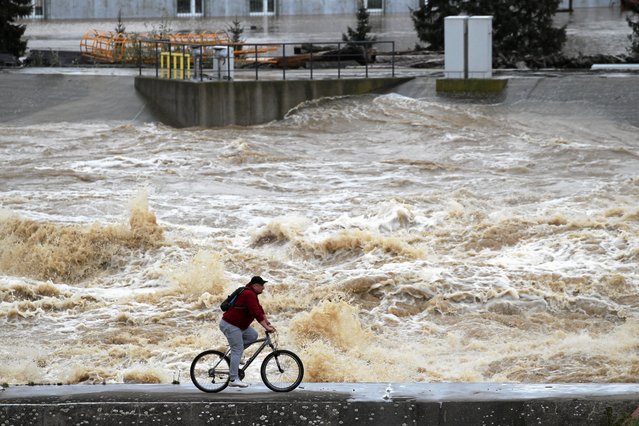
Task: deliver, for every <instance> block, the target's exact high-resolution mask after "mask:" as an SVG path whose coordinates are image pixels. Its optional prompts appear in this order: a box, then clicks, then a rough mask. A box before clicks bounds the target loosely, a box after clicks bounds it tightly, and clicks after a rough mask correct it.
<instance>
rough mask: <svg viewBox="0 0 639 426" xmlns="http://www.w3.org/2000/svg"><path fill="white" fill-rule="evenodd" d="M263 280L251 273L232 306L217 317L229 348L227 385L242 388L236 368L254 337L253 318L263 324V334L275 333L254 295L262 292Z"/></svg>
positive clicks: (244, 385)
mask: <svg viewBox="0 0 639 426" xmlns="http://www.w3.org/2000/svg"><path fill="white" fill-rule="evenodd" d="M266 283H267V281H264V280H263V279H262V277H259V276H254V277H253V278H251V281H250V282H249V283H248V284H246V289H245V290H244V291H242V292H241V293H240V294H239V295H238V296H237V299H236V301H235V304H234V305H233V307H231V308H230V309H229V310H228V311H226V312H224V315H222V319H221V320H220V330H221V331H222V333H224V335H225V336H226V339H227V340H228V342H229V346H230V347H231V357H230V361H231V362H230V366H229V369H230V371H229V376H230V379H231V381H230V382H229V386H233V387H238V388H245V387H248V384H247V383H244V382H242V381H241V380H240V378H239V376H238V370H239V366H240V360H241V359H242V354H243V353H244V349H245V348H247V347H248V346H250V345H251V343H253V342H255V341H256V340H257V331H255V329H254V328H253V327H251V323H252V322H253V320H257V322H258V323H259V324H260V325H261V326H262V327H264V329H265V330H266V332H267V333H273V332H275V327H273V326H272V325H271V323H270V322H269V321H268V319H266V314H265V313H264V309H263V308H262V305H260V301H259V299H258V296H259V295H260V294H262V292H263V291H264V284H266Z"/></svg>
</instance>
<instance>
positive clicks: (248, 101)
mask: <svg viewBox="0 0 639 426" xmlns="http://www.w3.org/2000/svg"><path fill="white" fill-rule="evenodd" d="M410 79H411V78H370V79H342V80H278V81H232V82H227V81H205V82H197V81H188V80H167V79H158V78H153V77H136V79H135V88H136V90H137V91H138V93H140V94H141V95H142V96H143V97H144V98H145V99H146V100H147V102H148V105H149V106H150V107H151V108H152V111H153V112H154V114H155V115H156V117H157V118H158V119H159V120H160V121H162V122H163V123H166V124H169V125H171V126H175V127H194V126H199V127H218V126H227V125H231V124H235V125H243V126H246V125H254V124H261V123H267V122H269V121H273V120H280V119H282V118H284V116H285V115H286V113H287V112H288V111H290V110H291V109H292V108H294V107H296V106H297V105H299V104H300V103H302V102H305V101H308V100H312V99H318V98H322V97H330V96H343V95H361V94H366V93H371V92H380V91H384V90H387V89H390V88H392V87H394V86H396V85H399V84H402V83H405V82H406V81H408V80H410Z"/></svg>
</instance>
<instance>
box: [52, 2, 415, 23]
mask: <svg viewBox="0 0 639 426" xmlns="http://www.w3.org/2000/svg"><path fill="white" fill-rule="evenodd" d="M357 4H358V3H357V0H276V10H277V12H276V14H277V15H341V14H354V13H355V12H356V10H357ZM202 5H203V8H204V14H203V16H204V17H235V16H239V17H242V16H249V0H202ZM409 7H411V8H413V9H415V8H417V7H419V0H384V13H407V12H408V8H409ZM120 11H121V13H122V17H123V18H127V19H129V18H174V17H177V0H91V1H88V0H46V1H45V12H44V17H45V19H54V20H57V19H115V18H117V16H118V13H119V12H120Z"/></svg>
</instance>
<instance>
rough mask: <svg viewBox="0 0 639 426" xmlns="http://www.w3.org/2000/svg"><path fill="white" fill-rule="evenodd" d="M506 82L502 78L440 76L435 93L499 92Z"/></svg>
mask: <svg viewBox="0 0 639 426" xmlns="http://www.w3.org/2000/svg"><path fill="white" fill-rule="evenodd" d="M507 84H508V80H507V79H504V78H500V79H496V78H490V79H476V78H469V79H463V78H459V79H458V78H440V79H437V82H436V86H435V87H436V90H437V93H453V94H457V93H478V94H482V93H501V92H502V91H503V90H504V89H505V88H506V85H507Z"/></svg>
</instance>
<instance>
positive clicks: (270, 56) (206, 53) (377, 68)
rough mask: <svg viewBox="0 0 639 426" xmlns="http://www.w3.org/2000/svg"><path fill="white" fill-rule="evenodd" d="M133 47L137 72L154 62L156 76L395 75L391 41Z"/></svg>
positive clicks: (143, 44) (153, 42)
mask: <svg viewBox="0 0 639 426" xmlns="http://www.w3.org/2000/svg"><path fill="white" fill-rule="evenodd" d="M378 48H380V52H384V55H383V56H384V58H385V59H384V61H380V62H378V61H377V56H378V54H379V52H378V50H377V49H378ZM382 49H384V50H382ZM137 50H138V65H139V74H140V75H143V70H149V69H153V68H154V69H155V77H157V78H169V79H180V80H196V81H204V80H213V79H215V80H236V79H239V80H260V79H270V80H273V79H282V80H287V79H310V80H313V79H342V78H369V77H373V76H374V77H382V76H383V77H388V76H391V77H395V42H394V41H374V42H371V41H367V42H350V41H349V42H345V41H338V42H334V41H333V42H312V43H311V42H309V43H299V42H298V43H243V44H223V45H209V44H189V43H175V42H170V41H161V40H140V41H139V43H138V49H137ZM147 74H148V71H147Z"/></svg>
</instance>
